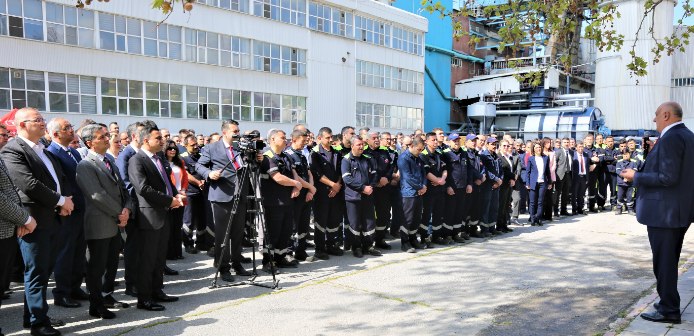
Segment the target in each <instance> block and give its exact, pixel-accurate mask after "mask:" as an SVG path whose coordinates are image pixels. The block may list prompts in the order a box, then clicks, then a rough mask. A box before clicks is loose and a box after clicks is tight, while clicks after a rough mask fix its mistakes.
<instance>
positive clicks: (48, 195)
mask: <svg viewBox="0 0 694 336" xmlns="http://www.w3.org/2000/svg"><path fill="white" fill-rule="evenodd" d="M43 151H44V153H45V154H46V156H47V157H48V159H49V160H50V161H51V163H53V170H55V174H56V176H57V177H58V183H60V191H61V194H62V195H61V194H59V193H58V192H57V190H58V186H57V185H56V182H55V180H54V179H53V176H51V173H50V172H49V171H48V168H46V166H45V165H44V163H43V161H42V160H41V158H40V157H39V156H38V155H37V154H36V152H34V150H33V149H32V148H31V147H29V144H27V143H26V142H25V141H24V140H22V139H21V138H19V137H18V138H17V139H15V140H14V141H10V142H9V143H7V145H5V147H3V148H2V151H1V152H0V155H2V158H3V159H4V160H5V164H6V165H7V170H8V171H9V172H10V178H11V179H12V181H13V182H14V183H15V185H16V186H17V188H18V189H19V197H20V198H21V200H22V203H23V204H24V209H25V210H26V211H27V212H28V213H29V215H31V216H32V217H34V219H35V220H36V223H37V225H36V227H37V228H38V229H46V228H49V227H51V226H52V225H53V220H54V219H55V216H56V210H57V208H56V207H55V206H56V204H58V201H59V200H60V197H61V196H72V193H71V191H70V182H69V181H68V179H67V177H65V175H64V174H63V170H62V169H61V168H60V164H59V163H58V160H57V159H56V158H55V157H54V156H53V154H51V152H49V151H48V150H46V149H45V148H44V149H43ZM61 220H64V218H63V217H61Z"/></svg>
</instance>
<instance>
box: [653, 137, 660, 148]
mask: <svg viewBox="0 0 694 336" xmlns="http://www.w3.org/2000/svg"><path fill="white" fill-rule="evenodd" d="M658 140H660V135H659V136H658V139H655V143H653V147H655V145H657V144H658Z"/></svg>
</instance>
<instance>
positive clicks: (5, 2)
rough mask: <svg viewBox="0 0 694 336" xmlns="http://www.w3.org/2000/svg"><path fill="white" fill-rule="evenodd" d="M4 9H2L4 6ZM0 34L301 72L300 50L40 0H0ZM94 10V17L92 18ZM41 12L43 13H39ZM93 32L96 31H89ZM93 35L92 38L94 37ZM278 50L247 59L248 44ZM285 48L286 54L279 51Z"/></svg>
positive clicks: (302, 52)
mask: <svg viewBox="0 0 694 336" xmlns="http://www.w3.org/2000/svg"><path fill="white" fill-rule="evenodd" d="M6 8H7V9H6ZM6 11H7V12H8V13H9V14H10V15H9V16H7V15H3V14H0V35H10V36H14V37H23V38H27V39H34V40H39V41H48V42H53V43H60V44H69V45H76V46H82V47H87V48H99V49H104V50H111V51H120V52H126V53H130V54H138V55H148V56H155V57H164V58H170V59H176V60H184V61H190V62H198V63H206V64H212V65H221V66H227V67H235V68H241V69H253V70H258V71H267V72H274V73H278V74H285V75H292V76H304V77H305V76H306V50H301V49H297V48H290V47H286V46H279V45H275V44H269V43H264V42H260V41H252V40H250V39H245V38H240V37H234V36H229V35H223V34H217V33H210V32H205V31H201V30H195V29H188V28H181V27H178V26H172V25H167V24H160V25H158V24H157V23H156V22H153V21H145V20H140V19H133V18H128V17H124V16H120V15H113V14H109V13H103V12H94V11H90V10H84V9H77V8H75V7H72V6H63V5H58V4H54V3H50V2H43V1H40V0H0V13H4V12H6ZM95 13H98V16H96V17H95ZM44 14H45V15H44ZM95 32H97V33H98V34H95ZM95 35H96V36H95ZM252 45H253V46H254V47H256V48H261V49H264V48H268V46H269V48H270V49H272V50H275V49H278V50H279V49H282V50H283V55H282V57H277V58H276V60H275V61H271V59H270V57H269V56H268V58H267V59H262V58H261V59H259V60H258V59H256V60H255V61H256V62H252V61H251V60H252V59H251V48H252V47H251V46H252ZM285 50H286V55H287V56H286V57H284V51H285Z"/></svg>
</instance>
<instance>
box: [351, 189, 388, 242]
mask: <svg viewBox="0 0 694 336" xmlns="http://www.w3.org/2000/svg"><path fill="white" fill-rule="evenodd" d="M390 192H391V187H390V184H386V185H384V186H382V187H380V188H374V192H373V194H372V195H371V196H372V197H369V198H371V199H372V200H373V204H374V208H375V209H376V233H374V236H373V239H372V240H375V241H381V240H383V239H385V238H386V229H387V228H388V220H390ZM350 223H351V222H350Z"/></svg>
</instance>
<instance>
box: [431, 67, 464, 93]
mask: <svg viewBox="0 0 694 336" xmlns="http://www.w3.org/2000/svg"><path fill="white" fill-rule="evenodd" d="M424 71H425V72H426V73H427V75H428V76H429V78H431V81H432V82H433V83H434V86H435V87H436V89H437V90H439V93H440V94H441V97H443V99H445V100H451V101H456V100H460V99H459V98H453V97H449V96H447V95H446V93H445V92H443V89H441V86H439V82H437V81H436V78H434V75H433V74H432V73H431V71H429V67H428V66H426V64H425V65H424Z"/></svg>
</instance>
